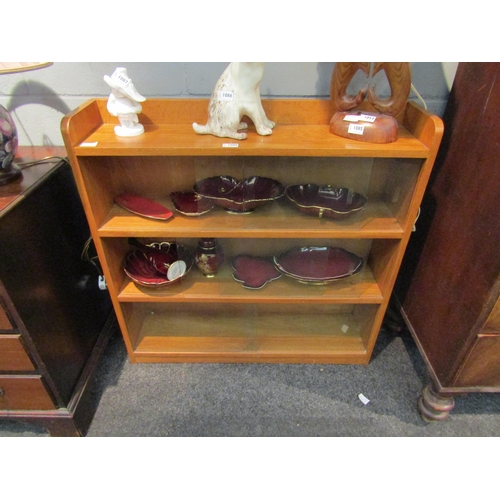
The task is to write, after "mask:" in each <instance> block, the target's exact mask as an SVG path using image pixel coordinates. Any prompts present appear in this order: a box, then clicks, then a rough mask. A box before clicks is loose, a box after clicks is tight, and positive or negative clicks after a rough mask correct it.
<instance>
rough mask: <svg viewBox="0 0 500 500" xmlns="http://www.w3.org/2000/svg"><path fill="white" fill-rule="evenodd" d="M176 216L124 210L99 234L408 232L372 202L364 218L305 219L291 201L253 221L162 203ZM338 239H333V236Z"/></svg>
mask: <svg viewBox="0 0 500 500" xmlns="http://www.w3.org/2000/svg"><path fill="white" fill-rule="evenodd" d="M157 201H158V202H159V203H162V204H163V205H164V206H166V207H168V208H170V209H171V210H172V211H173V212H174V217H173V218H171V219H169V220H167V221H157V220H153V219H147V218H144V217H138V216H136V215H134V214H131V213H130V212H128V211H126V210H125V209H123V208H121V207H119V206H118V205H113V207H112V209H111V210H110V212H109V213H108V215H107V217H106V218H105V220H104V222H103V224H102V225H101V226H100V228H99V236H100V237H127V236H138V237H151V238H154V237H162V238H164V237H165V235H167V234H168V236H169V237H170V238H196V237H198V238H200V237H216V238H276V237H279V238H312V237H315V238H332V237H335V238H344V237H349V238H401V237H402V236H403V230H402V228H401V226H400V225H399V224H398V222H397V221H396V219H395V218H394V216H392V214H391V212H390V210H389V208H388V207H387V205H386V204H385V203H383V202H369V203H367V205H366V207H365V209H364V210H363V211H362V212H360V213H359V214H354V215H353V216H351V217H349V218H348V219H344V220H337V221H335V220H331V219H326V218H324V219H319V218H315V217H310V216H305V215H304V214H302V213H300V212H299V211H298V210H296V209H295V208H294V207H292V206H291V205H290V204H289V203H287V201H286V200H280V202H279V203H278V202H273V203H269V204H267V205H263V206H261V207H259V208H258V209H257V210H255V212H253V213H252V214H248V215H232V214H228V213H227V212H226V211H225V210H224V209H222V208H220V207H216V208H214V209H213V210H212V211H210V212H209V213H207V214H205V215H202V216H200V217H187V216H184V215H181V214H178V213H177V214H176V212H175V210H174V208H173V205H172V203H171V202H170V200H167V199H159V200H157ZM332 235H333V236H332Z"/></svg>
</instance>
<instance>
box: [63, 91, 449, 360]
mask: <svg viewBox="0 0 500 500" xmlns="http://www.w3.org/2000/svg"><path fill="white" fill-rule="evenodd" d="M263 105H264V108H265V110H266V114H267V116H268V117H269V118H270V119H272V120H273V121H275V122H276V127H275V129H274V131H273V134H272V135H270V136H260V135H258V134H257V133H256V132H255V130H254V128H253V125H252V124H250V127H249V135H248V138H247V139H246V140H244V141H239V142H238V141H234V140H232V139H223V138H218V137H214V136H209V135H197V134H196V133H195V132H194V131H193V129H192V123H193V122H195V121H196V122H198V123H205V122H206V119H207V113H208V100H205V99H148V100H147V101H146V102H145V103H143V112H142V114H141V115H140V117H139V118H140V122H141V123H142V124H143V125H144V126H145V133H144V134H143V135H141V136H138V137H132V138H120V137H117V136H115V134H114V131H113V127H114V125H115V124H116V123H117V122H116V119H115V118H112V117H110V115H109V113H108V112H107V110H106V99H95V100H91V101H88V102H87V103H85V104H83V105H82V106H81V107H79V108H78V109H76V110H75V111H74V112H72V113H71V114H69V115H68V116H66V117H65V118H64V119H63V123H62V133H63V137H64V141H65V144H66V148H67V151H68V156H69V160H70V162H71V165H72V168H73V171H74V175H75V178H76V182H77V185H78V189H79V192H80V196H81V198H82V201H83V205H84V208H85V211H86V214H87V218H88V221H89V226H90V228H91V233H92V236H93V238H94V241H95V246H96V249H97V251H98V255H99V258H100V261H101V264H102V267H103V269H104V272H105V276H106V281H107V284H108V288H109V292H110V295H111V297H112V301H113V304H114V308H115V311H116V315H117V318H118V322H119V324H120V327H121V330H122V334H123V338H124V341H125V344H126V347H127V350H128V355H129V358H130V361H131V362H175V361H178V362H218V363H219V362H266V363H362V364H367V363H368V362H369V360H370V356H371V353H372V350H373V347H374V344H375V341H376V339H377V335H378V332H379V329H380V326H381V323H382V320H383V317H384V314H385V311H386V308H387V305H388V301H389V298H390V295H391V291H392V288H393V285H394V281H395V278H396V275H397V273H398V269H399V266H400V263H401V260H402V257H403V254H404V252H405V248H406V245H407V242H408V239H409V236H410V234H411V230H412V226H413V224H414V222H415V218H416V216H417V212H418V208H419V204H420V202H421V200H422V196H423V193H424V190H425V187H426V184H427V181H428V179H429V175H430V172H431V169H432V166H433V163H434V160H435V157H436V153H437V150H438V147H439V143H440V141H441V137H442V133H443V126H442V122H441V120H440V118H438V117H436V116H432V115H430V114H429V113H427V112H426V111H423V110H422V109H420V108H419V107H418V106H416V105H414V104H413V103H408V105H407V109H406V114H405V118H404V121H403V123H402V125H401V127H400V131H399V139H398V140H397V142H394V143H390V144H370V143H365V142H359V141H354V140H351V139H344V138H341V137H337V136H335V135H333V134H331V133H330V132H329V126H328V124H329V121H330V119H331V116H332V114H333V113H332V110H331V103H330V101H329V100H327V99H325V100H320V99H289V100H288V99H275V100H264V101H263ZM235 143H237V146H236V147H235V146H234V144H235ZM228 144H229V145H230V147H226V146H227V145H228ZM215 175H231V176H233V177H236V178H238V179H241V180H242V179H244V178H246V177H248V176H251V175H261V176H266V177H272V178H273V179H276V180H278V181H279V182H281V183H282V184H283V185H285V186H286V185H292V184H306V183H315V184H319V185H326V184H328V185H332V186H338V187H349V188H351V189H353V190H354V191H356V192H359V193H361V194H364V195H365V196H367V197H368V203H367V205H366V207H365V209H364V210H363V211H362V212H361V213H359V214H356V215H354V216H352V217H351V218H348V219H345V220H342V221H333V220H326V219H323V218H322V219H320V218H314V217H310V216H308V215H305V214H302V213H301V212H299V211H298V210H297V209H296V208H295V207H293V206H292V205H291V203H290V202H289V201H288V200H287V199H286V198H285V197H284V198H282V199H280V200H277V201H274V202H272V203H269V204H267V205H264V206H262V207H259V208H257V209H256V210H255V212H253V213H252V214H250V215H232V214H228V213H226V212H225V211H224V210H223V209H222V208H220V207H219V208H216V209H214V210H213V211H211V212H209V213H208V214H205V215H203V216H201V217H186V216H183V215H181V214H178V213H177V212H175V211H174V214H175V216H174V217H173V218H171V219H170V220H168V221H156V220H152V219H147V218H143V217H140V216H136V215H133V214H131V213H129V212H127V211H126V210H124V209H122V208H120V207H119V206H117V205H116V204H115V203H114V201H113V200H114V198H115V197H116V196H117V195H119V194H121V193H124V192H133V193H135V194H139V195H142V196H145V197H147V198H150V199H153V200H156V201H158V202H160V203H162V204H164V205H165V206H168V207H169V208H171V209H172V210H173V206H172V204H171V202H170V198H169V194H170V193H171V192H173V191H183V190H190V189H192V187H193V185H194V184H195V182H197V181H198V180H201V179H204V178H206V177H210V176H215ZM129 237H136V238H140V239H141V240H142V241H144V242H146V243H147V242H151V241H176V242H177V243H182V244H184V245H188V246H190V247H192V248H195V247H196V245H197V242H198V240H199V238H200V237H215V238H217V239H218V240H219V242H220V244H221V246H222V247H223V248H224V251H225V254H226V259H225V263H224V266H223V268H222V269H221V271H220V272H219V273H218V274H217V276H216V277H215V278H206V277H204V276H203V275H202V274H201V272H199V271H198V269H197V268H196V267H193V269H192V270H191V271H190V272H189V273H188V274H187V275H186V276H185V278H184V279H183V280H182V283H180V284H176V285H173V286H171V287H165V288H158V289H150V288H141V287H138V286H136V285H135V284H134V283H133V282H131V281H130V280H129V279H128V278H127V277H126V275H125V273H124V271H123V269H122V265H123V261H124V257H125V255H126V254H127V252H128V251H129V249H130V246H129V243H128V238H129ZM324 245H330V246H341V247H342V248H345V249H346V250H349V251H352V252H355V253H356V254H357V255H359V256H361V257H363V258H364V259H365V261H366V264H365V266H364V268H363V270H362V272H360V273H358V274H356V275H355V276H353V277H352V278H349V279H344V280H339V281H337V282H335V283H334V284H330V285H322V286H313V285H306V284H302V283H299V282H296V281H295V280H292V279H290V278H288V277H287V276H283V277H281V278H280V279H279V280H276V281H273V282H271V283H268V284H267V285H266V286H265V287H264V288H262V289H260V290H248V289H245V288H243V287H242V285H241V284H240V283H238V282H236V281H235V280H234V279H233V278H232V276H231V273H232V269H231V259H232V257H234V256H235V255H238V254H241V253H246V254H250V255H254V256H269V257H272V256H273V255H276V254H277V253H279V252H282V251H286V250H288V249H290V248H293V247H297V246H300V247H302V246H324Z"/></svg>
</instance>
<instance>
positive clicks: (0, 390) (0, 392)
mask: <svg viewBox="0 0 500 500" xmlns="http://www.w3.org/2000/svg"><path fill="white" fill-rule="evenodd" d="M4 394H5V392H4V390H3V389H2V388H1V387H0V396H3V395H4Z"/></svg>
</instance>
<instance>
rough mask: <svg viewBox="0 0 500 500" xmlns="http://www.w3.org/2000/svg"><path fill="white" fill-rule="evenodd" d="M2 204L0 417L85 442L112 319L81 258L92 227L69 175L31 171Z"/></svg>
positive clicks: (43, 167) (58, 167) (3, 195)
mask: <svg viewBox="0 0 500 500" xmlns="http://www.w3.org/2000/svg"><path fill="white" fill-rule="evenodd" d="M41 153H42V152H41V151H38V150H36V148H29V154H30V156H33V155H35V156H36V155H39V154H41ZM26 159H27V157H26ZM0 202H1V203H0V242H1V244H0V417H1V418H9V419H21V420H26V421H30V422H35V423H37V424H41V425H43V426H45V427H46V428H47V429H48V430H49V432H50V433H51V435H54V436H55V435H58V436H78V435H85V433H86V431H87V429H88V426H89V425H90V422H91V420H92V415H93V411H92V408H91V406H92V405H91V404H90V398H89V395H88V390H87V389H88V387H89V382H90V380H91V376H92V374H93V371H94V368H95V366H96V363H97V361H98V359H99V356H100V354H101V353H102V351H103V349H104V346H105V345H106V342H107V339H108V337H109V335H110V334H111V333H112V330H113V326H114V321H113V316H112V315H110V312H111V302H110V298H109V294H108V292H107V290H101V289H99V287H98V276H99V274H98V272H97V270H96V269H95V268H94V266H92V264H90V263H89V262H87V261H85V260H83V259H82V258H81V254H82V250H83V248H84V246H85V243H86V241H87V239H88V238H89V230H88V226H87V222H86V219H85V216H84V214H83V209H82V206H81V202H80V199H79V197H78V193H77V191H76V187H75V184H74V180H73V175H72V173H71V169H70V167H69V165H68V164H67V163H66V162H65V161H59V162H58V161H55V162H52V163H51V164H49V163H45V164H39V165H37V166H34V167H30V168H28V169H26V170H25V171H24V176H23V179H22V180H21V181H20V182H15V183H11V184H8V185H6V186H2V187H0Z"/></svg>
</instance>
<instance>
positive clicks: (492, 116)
mask: <svg viewBox="0 0 500 500" xmlns="http://www.w3.org/2000/svg"><path fill="white" fill-rule="evenodd" d="M499 107H500V63H460V64H459V66H458V70H457V74H456V77H455V81H454V84H453V89H452V92H451V94H450V98H449V102H448V105H447V108H446V113H445V116H444V122H445V134H444V137H443V142H442V144H441V149H440V151H439V154H438V157H437V159H436V166H435V169H434V171H433V178H432V179H431V181H430V183H429V189H428V191H427V193H426V195H425V197H424V200H423V203H422V215H421V218H420V219H419V221H418V223H417V232H416V233H415V235H414V236H412V238H411V240H410V243H409V245H408V252H407V254H406V256H405V260H404V262H403V265H402V266H401V272H400V275H399V277H398V284H397V286H396V292H397V295H398V298H399V302H400V303H401V304H402V312H403V316H404V318H405V321H406V323H407V325H408V327H409V329H410V331H411V332H412V334H413V336H414V338H415V340H416V342H417V344H418V346H419V348H420V352H421V353H422V355H423V357H424V359H425V361H426V363H427V367H428V370H429V374H430V376H431V380H432V383H431V385H430V386H428V387H426V388H425V389H424V391H423V397H422V399H421V400H420V409H421V411H422V414H423V416H424V418H426V419H429V420H433V419H436V420H440V419H443V418H446V416H447V415H448V412H449V411H450V410H451V408H452V407H453V396H455V395H460V394H465V393H468V392H500V202H499V200H500V122H499V120H498V109H499Z"/></svg>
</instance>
